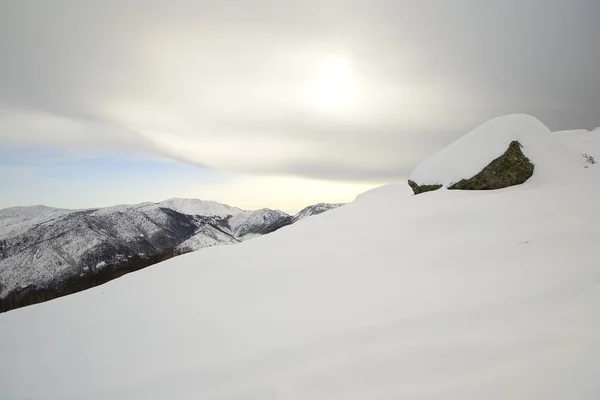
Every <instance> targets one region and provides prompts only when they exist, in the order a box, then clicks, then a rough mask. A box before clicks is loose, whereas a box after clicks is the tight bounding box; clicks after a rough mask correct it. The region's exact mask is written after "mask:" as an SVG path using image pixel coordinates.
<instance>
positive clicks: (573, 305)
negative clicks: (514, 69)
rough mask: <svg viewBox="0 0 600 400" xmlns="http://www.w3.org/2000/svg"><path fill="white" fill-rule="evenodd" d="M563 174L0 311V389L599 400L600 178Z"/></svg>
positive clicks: (395, 190)
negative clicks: (599, 251) (599, 258)
mask: <svg viewBox="0 0 600 400" xmlns="http://www.w3.org/2000/svg"><path fill="white" fill-rule="evenodd" d="M557 140H558V139H557ZM533 146H535V143H533ZM553 148H555V149H557V148H559V147H554V146H553ZM562 150H563V155H564V157H565V158H566V159H570V158H571V156H572V152H573V151H574V150H572V149H569V148H567V147H564V148H563V149H562ZM457 152H458V153H460V152H459V151H457ZM463 152H464V154H463V156H464V157H468V156H469V155H470V153H469V152H468V151H466V149H463ZM540 155H541V154H540ZM546 156H547V157H548V158H551V156H552V154H546ZM563 166H564V165H563ZM570 167H572V168H570ZM570 167H569V169H571V172H572V174H571V175H570V176H568V177H566V176H563V175H560V174H559V175H557V176H555V177H552V176H548V179H539V180H532V181H531V182H530V181H528V182H527V184H525V185H520V186H514V187H510V188H506V189H500V190H495V191H486V192H477V191H446V190H438V191H435V192H431V193H428V194H427V195H426V196H412V194H411V191H410V188H409V187H408V186H407V185H405V184H400V185H390V186H386V187H383V188H379V189H375V190H373V191H370V192H367V193H365V194H363V195H361V196H359V197H358V198H357V200H356V201H355V202H354V203H351V204H349V205H347V206H344V207H341V208H339V209H336V210H332V211H330V212H328V213H326V214H324V215H323V216H322V217H320V218H309V219H306V220H304V221H303V222H302V223H301V224H295V225H292V226H289V227H285V228H283V229H281V230H279V231H277V232H276V233H274V234H272V235H266V236H263V237H260V238H257V239H255V240H252V241H248V242H244V243H241V244H239V245H236V246H218V247H211V248H208V249H204V250H203V251H200V252H196V253H190V254H186V255H183V256H181V257H177V258H174V259H171V260H168V261H166V262H164V263H161V264H158V265H156V266H154V267H151V268H147V269H144V270H142V271H140V272H136V273H134V274H129V275H127V276H125V277H123V278H122V279H119V280H115V281H113V282H110V283H109V284H107V285H104V286H101V287H97V288H94V289H91V290H89V291H86V292H82V293H79V294H76V295H73V296H68V297H64V298H61V299H58V300H56V301H53V302H49V303H44V304H39V305H36V306H33V307H27V308H24V309H21V310H15V311H11V312H8V313H6V314H2V315H0V354H2V357H0V387H1V388H2V396H3V397H5V398H9V399H10V398H23V399H25V398H26V399H32V400H36V399H45V400H53V399H61V400H66V399H80V398H86V399H90V400H95V399H102V400H103V399H108V398H110V399H144V400H152V399H161V400H162V399H165V398H168V399H173V400H182V399H186V400H187V399H229V400H231V399H260V400H264V399H287V400H300V399H311V400H319V399H360V400H363V399H379V400H381V399H421V400H423V399H428V400H432V399H440V400H441V399H443V400H448V399H460V400H469V399H471V400H481V399H487V400H505V399H523V400H525V399H527V400H531V399H540V400H549V399H556V400H559V399H578V400H597V399H598V398H600V381H599V380H598V377H599V376H600V335H599V334H598V332H600V312H598V310H599V309H600V263H599V262H598V251H597V247H598V243H600V229H599V226H600V208H599V207H598V204H600V186H599V185H600V168H596V167H597V165H596V166H590V167H589V168H583V167H582V166H581V165H580V160H579V159H577V160H576V161H574V165H571V166H570ZM543 170H544V168H541V169H537V168H536V172H535V173H536V174H537V173H541V174H545V173H544V171H543Z"/></svg>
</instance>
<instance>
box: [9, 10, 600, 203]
mask: <svg viewBox="0 0 600 400" xmlns="http://www.w3.org/2000/svg"><path fill="white" fill-rule="evenodd" d="M599 71H600V2H599V1H597V0H502V1H497V0H446V1H444V0H436V1H434V0H428V1H422V0H412V1H408V0H407V1H402V0H388V1H380V0H364V1H353V0H348V1H336V0H318V1H317V0H314V1H313V0H305V1H285V0H273V1H253V0H244V1H226V0H221V1H202V0H193V1H192V0H189V1H182V0H173V1H162V0H160V1H158V0H156V1H153V0H144V1H141V0H140V1H127V0H119V1H117V0H98V1H96V0H85V1H81V0H73V1H66V0H65V1H58V0H3V1H1V2H0V147H1V150H0V186H1V187H3V189H0V190H2V191H3V193H2V195H1V196H0V207H8V206H13V205H26V204H38V203H44V204H49V205H54V206H64V207H92V206H101V205H109V204H116V203H123V202H141V201H147V200H150V201H157V200H161V199H165V198H169V197H174V196H180V197H200V198H205V199H211V200H218V201H223V202H227V203H230V204H232V205H237V206H242V207H249V208H258V207H263V206H267V207H277V208H280V209H284V210H287V211H294V210H296V209H297V208H299V207H301V206H302V205H306V204H308V203H310V202H317V201H347V200H351V199H352V198H353V197H354V196H355V195H356V194H358V193H359V192H361V191H364V190H366V189H368V188H370V187H373V186H376V185H379V184H382V183H385V182H389V181H393V180H400V179H405V178H406V177H407V176H408V174H409V173H410V171H411V170H412V169H413V168H414V166H415V165H416V164H417V163H418V162H419V161H420V160H422V159H423V158H424V157H427V156H428V155H430V154H432V153H434V152H435V151H437V150H439V149H441V148H442V147H444V146H446V145H447V144H449V143H450V142H452V141H453V140H454V139H456V138H457V137H459V136H460V135H462V134H464V133H466V132H467V131H469V130H470V129H472V128H474V127H476V126H477V125H479V124H481V123H483V122H485V121H486V120H488V119H490V118H493V117H496V116H499V115H502V114H507V113H515V112H518V113H527V114H532V115H534V116H536V117H537V118H539V119H540V120H542V122H544V123H545V124H546V125H548V126H549V127H550V128H551V129H552V130H560V129H567V128H586V129H591V128H595V127H597V126H599V125H600V73H599ZM305 203H306V204H305Z"/></svg>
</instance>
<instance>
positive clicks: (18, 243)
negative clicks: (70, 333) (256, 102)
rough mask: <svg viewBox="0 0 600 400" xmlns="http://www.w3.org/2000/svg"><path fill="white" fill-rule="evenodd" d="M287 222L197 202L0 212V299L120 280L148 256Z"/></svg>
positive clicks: (272, 214)
mask: <svg viewBox="0 0 600 400" xmlns="http://www.w3.org/2000/svg"><path fill="white" fill-rule="evenodd" d="M293 222H294V220H292V217H291V216H289V215H287V214H285V213H283V212H281V211H274V210H269V209H262V210H257V211H243V210H240V209H239V208H235V207H231V206H228V205H225V204H220V203H216V202H212V201H204V200H196V199H170V200H166V201H164V202H160V203H142V204H134V205H119V206H114V207H107V208H100V209H88V210H62V209H56V208H50V207H44V206H34V207H15V208H9V209H5V210H0V299H2V298H5V297H6V296H8V295H9V294H10V293H11V292H12V293H13V295H18V296H20V297H22V294H23V293H25V292H23V290H24V288H27V289H26V292H27V293H29V292H30V291H31V290H32V289H34V288H35V290H38V289H40V288H51V289H53V290H59V291H60V293H64V292H70V291H71V290H70V289H69V288H65V287H64V286H65V285H67V284H65V282H67V281H68V285H71V286H72V282H71V281H72V280H73V277H79V278H78V279H79V281H81V280H82V279H88V280H90V279H91V278H90V276H91V275H94V274H98V273H100V272H102V273H103V274H108V272H107V268H112V269H115V270H116V271H115V274H114V275H115V276H120V275H121V272H120V271H121V270H123V269H127V270H130V269H131V268H130V267H131V265H129V264H132V263H134V264H135V265H136V266H135V268H134V269H139V267H142V264H146V265H147V264H151V263H152V262H153V261H152V259H150V258H152V257H157V256H160V257H166V256H167V255H173V254H179V253H182V252H188V251H195V250H198V249H201V248H203V247H208V246H214V245H221V244H233V243H239V242H240V241H242V240H246V239H249V238H252V237H256V236H260V235H262V234H265V233H269V232H272V231H274V230H276V229H278V228H280V227H282V226H285V225H288V224H290V223H293ZM167 253H168V254H167ZM135 257H141V258H142V260H137V259H135ZM144 260H145V261H144ZM109 278H110V277H108V278H107V279H109ZM105 280H106V279H105ZM99 283H102V282H99ZM78 287H79V286H78ZM28 296H30V297H31V294H28ZM11 302H12V300H11ZM19 303H22V301H21V300H19ZM12 307H13V306H10V307H8V308H12ZM3 309H6V307H4V306H2V305H1V304H0V311H2V310H3Z"/></svg>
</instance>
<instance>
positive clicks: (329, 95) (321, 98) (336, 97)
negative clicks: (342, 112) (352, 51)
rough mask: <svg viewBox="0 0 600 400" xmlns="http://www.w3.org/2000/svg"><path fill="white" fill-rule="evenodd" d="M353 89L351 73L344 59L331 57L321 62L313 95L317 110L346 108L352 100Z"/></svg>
mask: <svg viewBox="0 0 600 400" xmlns="http://www.w3.org/2000/svg"><path fill="white" fill-rule="evenodd" d="M353 89H354V88H353V81H352V71H351V70H350V66H349V65H348V62H347V61H346V59H345V58H343V57H339V56H335V57H334V56H332V57H328V58H326V59H325V60H323V62H322V63H321V68H320V71H319V75H318V79H317V90H316V94H315V96H316V101H317V104H318V106H319V108H323V109H343V108H347V107H348V106H349V105H350V104H351V103H352V100H353V99H352V97H353V94H354V93H353V92H354V90H353Z"/></svg>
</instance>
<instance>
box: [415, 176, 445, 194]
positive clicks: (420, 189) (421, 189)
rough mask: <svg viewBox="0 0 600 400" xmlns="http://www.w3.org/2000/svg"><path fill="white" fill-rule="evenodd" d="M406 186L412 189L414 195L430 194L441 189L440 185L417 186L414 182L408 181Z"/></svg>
mask: <svg viewBox="0 0 600 400" xmlns="http://www.w3.org/2000/svg"><path fill="white" fill-rule="evenodd" d="M408 185H409V186H410V187H411V188H412V190H413V192H414V193H415V194H420V193H425V192H431V191H433V190H438V189H439V188H441V187H442V185H418V184H417V183H416V182H415V181H411V180H410V179H409V180H408Z"/></svg>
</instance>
